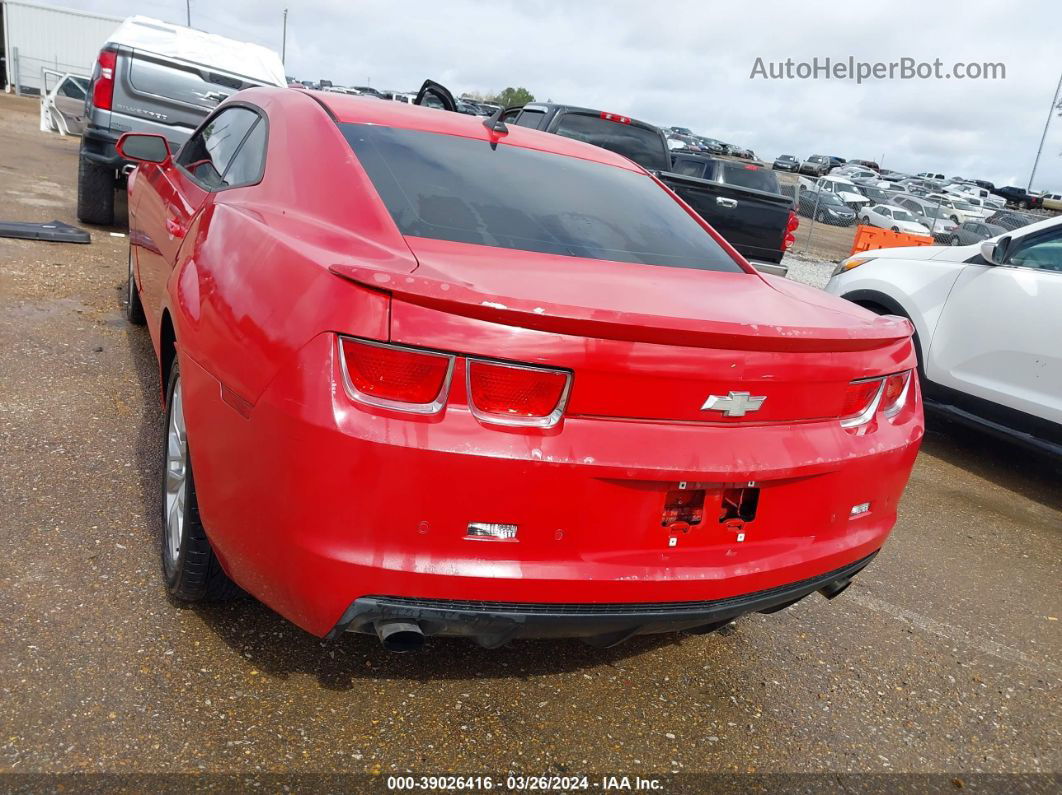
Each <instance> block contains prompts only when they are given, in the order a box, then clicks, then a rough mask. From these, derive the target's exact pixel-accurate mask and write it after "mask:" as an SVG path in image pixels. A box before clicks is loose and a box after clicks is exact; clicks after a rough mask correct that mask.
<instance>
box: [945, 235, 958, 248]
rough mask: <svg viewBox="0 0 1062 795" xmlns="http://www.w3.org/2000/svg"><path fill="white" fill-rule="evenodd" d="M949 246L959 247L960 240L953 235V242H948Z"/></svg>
mask: <svg viewBox="0 0 1062 795" xmlns="http://www.w3.org/2000/svg"><path fill="white" fill-rule="evenodd" d="M948 245H951V246H957V245H959V238H957V237H955V235H952V236H951V240H949V241H948Z"/></svg>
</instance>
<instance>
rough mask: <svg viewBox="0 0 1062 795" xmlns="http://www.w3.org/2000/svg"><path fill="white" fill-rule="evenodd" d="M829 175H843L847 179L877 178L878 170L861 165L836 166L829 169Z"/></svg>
mask: <svg viewBox="0 0 1062 795" xmlns="http://www.w3.org/2000/svg"><path fill="white" fill-rule="evenodd" d="M830 176H831V177H844V178H845V179H847V180H856V179H877V178H878V172H877V171H871V170H870V169H869V168H863V167H862V166H851V165H847V166H837V168H833V169H830Z"/></svg>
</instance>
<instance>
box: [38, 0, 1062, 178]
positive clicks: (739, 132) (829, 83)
mask: <svg viewBox="0 0 1062 795" xmlns="http://www.w3.org/2000/svg"><path fill="white" fill-rule="evenodd" d="M56 4H57V5H65V6H69V7H76V8H83V9H90V10H96V11H100V12H103V13H107V14H113V15H117V16H125V15H128V14H133V13H140V14H145V15H149V16H154V17H158V18H161V19H165V20H168V21H171V22H180V23H183V22H184V19H185V0H58V2H57V3H56ZM190 4H191V16H192V25H193V27H198V28H201V29H203V30H207V31H210V32H212V33H220V34H223V35H227V36H232V37H235V38H242V39H246V40H249V41H254V42H257V43H259V44H264V45H267V46H269V47H273V48H274V49H276V50H278V51H279V50H280V44H281V12H282V9H283V8H285V7H288V8H289V9H290V10H289V15H288V43H287V62H286V65H287V71H288V73H289V74H292V75H296V76H297V77H299V78H300V79H313V80H317V79H321V78H327V79H330V80H332V81H333V82H334V83H336V84H362V83H364V82H366V81H368V82H370V83H371V85H373V86H376V87H378V88H391V89H401V90H411V89H413V90H415V88H416V87H417V86H419V85H420V83H421V81H422V80H423V79H424V78H425V77H432V78H433V79H436V80H439V81H440V82H443V83H445V84H446V85H448V86H449V87H450V88H451V89H452V90H453V91H454V93H455V94H457V93H460V92H462V91H495V90H498V89H500V88H504V87H505V86H508V85H521V86H526V87H527V88H528V89H529V90H530V91H531V92H532V93H533V94H534V95H535V96H536V98H538V99H540V100H541V99H553V100H555V101H563V102H570V103H573V104H581V105H588V106H591V107H596V108H602V109H605V110H609V111H613V112H617V113H623V114H627V115H630V116H634V117H637V118H641V119H645V120H646V121H650V122H653V123H656V124H660V125H665V126H666V125H673V124H674V125H681V126H686V127H690V128H692V129H693V130H694V131H695V132H697V133H699V134H702V135H707V136H711V137H713V138H719V139H722V140H724V141H730V142H734V143H738V144H741V145H743V146H748V147H751V148H753V149H754V150H755V151H756V152H757V154H758V155H760V156H761V157H773V156H775V155H777V154H781V153H791V154H795V155H797V156H798V157H801V158H804V157H807V156H809V155H811V154H816V153H818V154H836V155H840V156H841V157H846V158H863V159H871V160H878V161H879V162H881V163H882V165H884V166H886V167H891V168H895V169H898V170H901V171H909V172H918V171H940V172H943V173H945V174H947V175H948V176H952V175H961V176H965V177H972V178H978V179H988V180H991V181H993V182H995V183H997V184H1019V185H1025V184H1026V183H1027V182H1028V180H1029V173H1030V170H1031V168H1032V164H1033V158H1034V156H1035V154H1036V149H1037V146H1038V144H1039V142H1040V136H1041V133H1042V131H1043V125H1044V121H1045V119H1046V117H1047V113H1048V107H1049V105H1050V102H1051V97H1052V95H1053V92H1054V90H1055V87H1056V85H1057V84H1058V80H1059V76H1060V73H1062V47H1060V43H1062V3H1058V2H1056V0H1043V1H1042V2H1021V3H1004V2H1000V1H999V0H994V1H993V2H970V1H967V2H962V3H959V2H954V1H953V2H925V0H920V1H919V2H907V0H889V1H888V2H879V3H872V2H852V3H837V2H830V3H826V2H822V3H818V2H814V1H813V0H806V1H805V2H803V3H793V2H785V3H782V2H777V3H768V2H757V3H755V4H753V3H749V2H737V3H735V2H730V1H729V0H728V1H727V2H707V1H706V0H689V1H688V2H685V1H683V0H672V1H671V2H667V1H666V0H665V2H657V3H653V2H644V0H578V2H573V0H435V2H427V1H426V0H407V1H403V0H210V2H206V1H205V0H190ZM850 56H851V57H854V58H855V59H856V60H859V61H866V62H877V61H881V62H890V61H898V60H900V59H901V58H905V57H906V58H913V59H915V61H919V62H923V61H924V62H932V61H933V60H934V59H937V58H939V59H940V60H941V61H942V62H943V71H945V72H950V71H952V66H953V64H955V63H956V62H963V63H969V62H976V63H983V62H990V63H1002V64H1003V65H1004V67H1005V73H1006V77H1005V79H995V80H970V79H966V80H958V79H954V78H952V79H943V78H940V79H929V80H917V79H915V80H899V79H893V80H889V79H883V80H871V81H870V82H864V83H863V84H861V85H860V84H857V83H855V82H854V81H843V80H836V79H829V80H827V79H806V80H802V79H798V78H797V79H782V80H765V79H759V78H755V79H750V74H751V72H752V69H753V66H754V64H755V63H756V59H757V58H762V59H763V60H764V62H765V63H769V62H779V61H785V60H786V59H787V58H792V59H793V61H794V62H802V61H811V59H813V58H815V57H818V58H819V59H820V61H822V60H823V59H825V58H827V57H829V58H831V59H833V60H834V61H839V60H844V61H847V59H848V58H849V57H850ZM1060 153H1062V118H1059V117H1058V116H1057V114H1056V116H1055V118H1054V121H1053V124H1052V127H1051V129H1050V131H1049V132H1048V137H1047V141H1046V143H1045V145H1044V154H1043V156H1042V157H1041V159H1040V166H1039V169H1038V170H1037V175H1036V180H1035V183H1034V187H1035V188H1037V189H1040V190H1044V189H1049V190H1054V191H1062V157H1060Z"/></svg>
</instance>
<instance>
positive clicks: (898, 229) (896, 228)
mask: <svg viewBox="0 0 1062 795" xmlns="http://www.w3.org/2000/svg"><path fill="white" fill-rule="evenodd" d="M892 231H893V232H899V231H900V227H898V226H894V227H893V228H892Z"/></svg>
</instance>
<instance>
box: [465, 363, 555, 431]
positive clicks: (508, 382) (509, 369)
mask: <svg viewBox="0 0 1062 795" xmlns="http://www.w3.org/2000/svg"><path fill="white" fill-rule="evenodd" d="M466 379H467V388H468V408H469V410H470V411H471V412H472V414H473V416H475V417H476V418H477V419H479V420H481V421H483V422H492V423H496V424H498V425H524V426H534V427H538V428H550V427H552V426H554V425H556V424H557V422H558V421H559V420H560V418H561V416H562V415H563V414H564V405H565V403H566V402H567V400H568V391H569V387H570V385H571V373H569V372H566V371H564V370H551V369H548V368H544V367H531V366H527V365H517V364H503V363H500V362H486V361H482V360H480V359H468V360H467V366H466Z"/></svg>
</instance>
